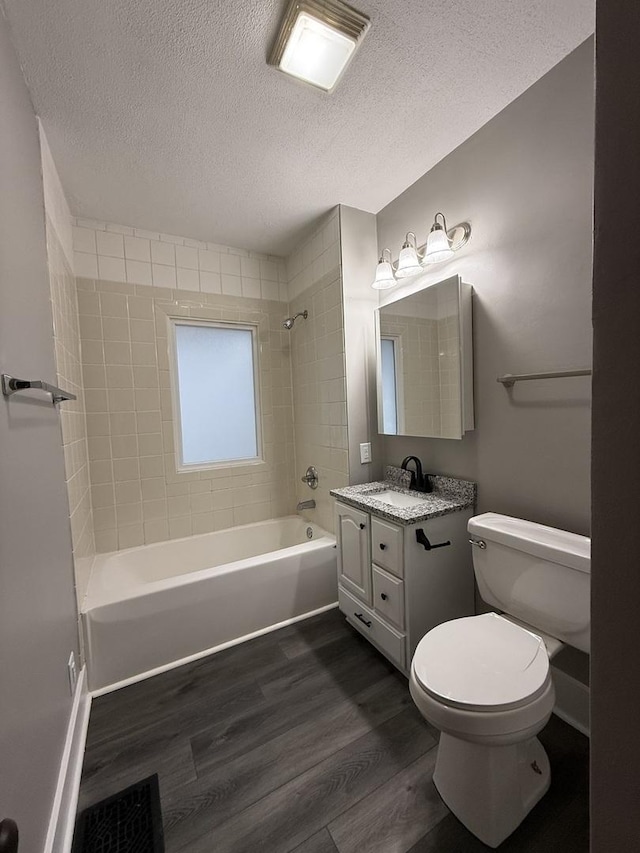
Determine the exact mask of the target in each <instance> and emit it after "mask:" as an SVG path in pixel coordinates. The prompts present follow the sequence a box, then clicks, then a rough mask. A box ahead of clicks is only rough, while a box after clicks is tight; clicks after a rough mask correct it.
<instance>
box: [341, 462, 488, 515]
mask: <svg viewBox="0 0 640 853" xmlns="http://www.w3.org/2000/svg"><path fill="white" fill-rule="evenodd" d="M385 473H386V472H385ZM429 479H430V481H431V483H432V485H433V491H432V492H429V493H422V492H416V491H414V490H411V491H410V490H409V489H406V488H402V487H401V486H399V485H398V483H397V481H396V480H394V479H392V478H389V479H386V480H385V481H384V482H377V483H362V484H361V485H359V486H346V487H345V488H344V489H332V490H331V492H330V494H331V495H333V497H334V498H338V500H339V501H341V502H342V503H345V504H348V505H349V506H354V507H356V508H357V509H362V510H364V511H365V512H370V513H372V514H373V515H377V516H379V517H380V518H385V519H387V520H388V521H393V522H395V523H396V524H402V525H408V524H415V523H416V522H418V521H425V520H426V519H428V518H437V516H439V515H447V514H448V513H450V512H458V511H460V510H462V509H468V508H469V507H473V506H475V502H476V491H477V487H476V484H475V483H471V482H470V481H468V480H455V479H454V478H453V477H440V476H438V475H437V474H433V475H431V476H430V477H429ZM387 490H392V491H394V492H399V493H400V494H404V495H411V496H412V497H419V498H424V506H422V505H419V506H409V507H396V506H391V505H390V504H388V503H384V502H383V501H381V500H376V494H379V493H380V492H384V491H387Z"/></svg>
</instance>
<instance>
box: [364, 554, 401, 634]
mask: <svg viewBox="0 0 640 853" xmlns="http://www.w3.org/2000/svg"><path fill="white" fill-rule="evenodd" d="M372 568H373V606H374V607H375V609H376V610H377V611H378V613H379V614H380V615H381V616H384V618H385V619H388V621H389V622H393V624H394V625H396V626H397V627H398V628H404V581H400V580H398V579H397V578H394V577H393V576H392V575H389V574H387V572H384V571H383V570H382V569H379V568H378V567H377V566H373V567H372Z"/></svg>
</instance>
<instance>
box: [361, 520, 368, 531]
mask: <svg viewBox="0 0 640 853" xmlns="http://www.w3.org/2000/svg"><path fill="white" fill-rule="evenodd" d="M366 526H367V525H366V524H363V523H362V522H360V530H364V529H365V527H366Z"/></svg>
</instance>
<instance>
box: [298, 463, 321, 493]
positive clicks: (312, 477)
mask: <svg viewBox="0 0 640 853" xmlns="http://www.w3.org/2000/svg"><path fill="white" fill-rule="evenodd" d="M300 479H301V480H302V482H303V483H306V484H307V486H309V488H310V489H317V488H318V472H317V471H316V469H315V468H314V467H313V465H309V467H308V468H307V470H306V471H305V473H304V477H301V478H300Z"/></svg>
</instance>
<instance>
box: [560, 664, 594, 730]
mask: <svg viewBox="0 0 640 853" xmlns="http://www.w3.org/2000/svg"><path fill="white" fill-rule="evenodd" d="M551 671H552V674H553V685H554V687H555V690H556V704H555V707H554V709H553V713H554V714H556V715H557V716H558V717H560V719H561V720H564V721H565V723H569V725H570V726H573V728H574V729H577V730H578V731H579V732H582V734H583V735H586V736H587V737H589V688H588V687H587V685H586V684H583V683H582V682H581V681H577V680H576V679H575V678H572V677H571V676H570V675H567V673H566V672H563V671H562V670H561V669H558V668H557V667H555V666H552V667H551Z"/></svg>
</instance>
